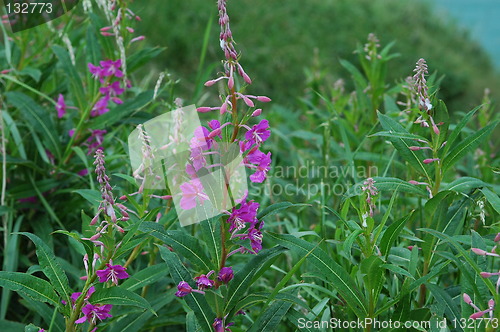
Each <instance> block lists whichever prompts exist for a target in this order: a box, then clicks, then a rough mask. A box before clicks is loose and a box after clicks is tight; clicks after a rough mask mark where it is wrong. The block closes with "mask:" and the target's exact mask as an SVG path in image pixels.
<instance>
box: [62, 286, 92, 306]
mask: <svg viewBox="0 0 500 332" xmlns="http://www.w3.org/2000/svg"><path fill="white" fill-rule="evenodd" d="M94 292H95V287H94V286H91V287H90V288H89V290H88V291H87V295H85V298H84V299H83V300H84V301H85V302H88V300H89V298H90V296H91V295H92V294H93V293H94ZM80 295H82V292H75V293H73V294H71V296H70V299H71V303H72V304H73V305H74V304H75V302H76V300H78V298H79V297H80ZM61 302H62V303H63V304H66V301H64V300H63V301H61Z"/></svg>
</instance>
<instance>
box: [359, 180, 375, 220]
mask: <svg viewBox="0 0 500 332" xmlns="http://www.w3.org/2000/svg"><path fill="white" fill-rule="evenodd" d="M361 189H362V190H363V192H364V193H365V194H366V203H368V207H369V209H370V212H369V214H370V217H373V215H374V213H375V202H374V199H373V196H377V195H378V190H377V188H376V187H375V180H373V178H368V179H366V180H365V182H363V186H362V187H361Z"/></svg>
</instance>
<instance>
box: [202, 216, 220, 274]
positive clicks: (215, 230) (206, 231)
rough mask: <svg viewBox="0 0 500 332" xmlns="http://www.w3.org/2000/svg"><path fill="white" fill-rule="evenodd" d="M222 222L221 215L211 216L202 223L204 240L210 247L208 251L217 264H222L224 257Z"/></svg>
mask: <svg viewBox="0 0 500 332" xmlns="http://www.w3.org/2000/svg"><path fill="white" fill-rule="evenodd" d="M220 223H221V220H220V218H219V217H214V218H210V219H207V220H204V221H202V222H201V223H200V227H201V231H202V237H203V240H204V241H205V244H206V245H207V247H208V252H209V253H210V256H211V257H212V261H213V262H214V264H215V266H220V261H221V259H222V247H221V240H220V239H221V238H222V237H221V229H220V227H221V225H220Z"/></svg>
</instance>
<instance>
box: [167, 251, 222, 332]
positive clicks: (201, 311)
mask: <svg viewBox="0 0 500 332" xmlns="http://www.w3.org/2000/svg"><path fill="white" fill-rule="evenodd" d="M158 248H159V250H160V255H161V258H163V260H164V261H165V262H166V263H167V265H168V268H169V271H170V275H171V276H172V279H174V282H175V284H176V285H177V284H178V283H179V282H181V281H185V282H187V283H189V284H190V286H191V287H194V288H196V286H195V285H194V283H193V277H192V276H191V274H190V273H189V271H188V270H186V268H185V267H184V265H182V263H181V261H180V260H179V256H177V254H175V253H173V252H171V251H170V250H168V249H167V248H165V247H163V246H158ZM184 299H185V301H186V304H187V305H188V306H189V307H190V308H191V309H192V310H193V311H194V314H195V315H196V319H197V320H198V323H199V324H200V327H201V329H202V330H203V331H205V332H212V324H213V322H214V319H215V314H214V312H213V311H212V308H210V306H209V305H208V302H207V300H206V299H205V296H203V295H201V294H198V293H190V294H188V295H186V296H185V297H184Z"/></svg>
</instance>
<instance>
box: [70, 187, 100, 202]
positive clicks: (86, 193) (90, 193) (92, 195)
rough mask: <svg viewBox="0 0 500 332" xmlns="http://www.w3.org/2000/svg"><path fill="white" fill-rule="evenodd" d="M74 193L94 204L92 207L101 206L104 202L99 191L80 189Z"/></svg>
mask: <svg viewBox="0 0 500 332" xmlns="http://www.w3.org/2000/svg"><path fill="white" fill-rule="evenodd" d="M73 192H74V193H77V194H79V195H80V196H82V197H83V198H85V199H86V200H87V201H89V202H90V204H92V206H97V205H99V202H100V201H102V197H101V193H100V192H99V191H98V190H92V189H78V190H73Z"/></svg>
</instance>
